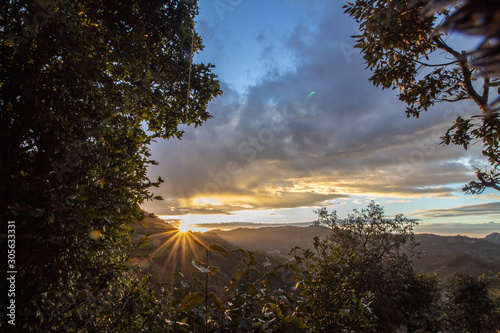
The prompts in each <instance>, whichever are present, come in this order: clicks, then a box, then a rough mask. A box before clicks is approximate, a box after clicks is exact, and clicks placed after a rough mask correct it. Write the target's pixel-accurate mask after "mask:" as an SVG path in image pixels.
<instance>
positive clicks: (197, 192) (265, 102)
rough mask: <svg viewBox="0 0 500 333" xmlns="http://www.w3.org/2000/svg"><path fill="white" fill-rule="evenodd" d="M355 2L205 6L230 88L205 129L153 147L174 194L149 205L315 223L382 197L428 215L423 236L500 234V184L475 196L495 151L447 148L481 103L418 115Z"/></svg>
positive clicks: (210, 55) (200, 214)
mask: <svg viewBox="0 0 500 333" xmlns="http://www.w3.org/2000/svg"><path fill="white" fill-rule="evenodd" d="M342 4H343V1H331V0H316V1H306V0H271V1H269V0H267V1H263V0H215V1H214V0H200V1H199V5H200V7H201V9H200V15H199V16H198V18H197V26H196V29H197V31H198V33H199V34H200V35H201V37H202V38H203V40H204V45H205V49H204V50H203V51H202V52H201V53H200V54H198V55H196V56H195V58H194V61H195V62H205V63H207V62H210V63H212V64H214V65H215V66H216V67H215V68H214V72H215V73H216V74H217V75H218V76H219V79H220V81H221V84H222V90H223V95H222V96H221V97H219V98H218V99H216V100H215V101H213V102H212V103H211V104H210V105H209V111H210V113H211V114H212V116H213V118H212V119H210V120H209V121H207V122H206V123H205V124H204V125H202V126H201V127H198V128H196V129H195V128H193V127H192V126H191V127H185V128H184V129H185V131H186V132H185V134H184V137H183V138H182V140H176V139H172V140H170V141H158V142H157V143H156V144H154V145H153V146H152V147H151V150H152V154H153V158H154V159H156V160H157V161H158V162H159V165H158V166H155V167H151V168H150V170H149V174H150V176H151V177H152V178H156V177H158V176H161V177H162V178H163V179H164V180H165V183H164V184H163V185H162V186H161V188H160V189H159V190H156V191H155V194H156V195H161V196H163V197H164V199H165V200H164V201H156V202H153V203H147V204H146V205H145V206H144V208H145V209H146V210H148V211H150V212H154V213H155V214H156V215H159V216H161V217H163V218H165V219H169V220H182V221H183V223H188V224H192V225H193V226H195V225H197V224H200V225H201V224H205V225H206V226H210V227H213V223H221V222H224V224H222V225H218V226H220V227H224V228H226V227H234V226H259V225H261V224H259V223H264V222H265V223H274V224H276V225H277V224H279V223H300V222H311V221H313V220H314V219H315V218H316V215H315V214H314V212H313V211H314V210H315V209H318V208H319V207H322V206H326V207H328V209H329V210H337V211H338V213H339V215H341V216H345V215H346V214H347V213H350V212H351V211H352V209H353V208H358V209H361V208H364V207H366V205H367V204H368V203H369V202H370V200H375V202H376V203H379V204H381V205H383V206H384V207H385V208H386V213H387V214H388V215H394V214H399V213H402V214H405V215H406V216H408V217H410V218H414V219H417V220H418V221H419V223H420V227H419V228H418V229H417V232H433V233H443V234H451V235H456V234H468V235H471V236H477V237H482V236H484V235H486V234H489V233H491V232H494V231H497V232H500V219H499V212H500V200H499V199H500V192H495V191H490V192H486V193H485V194H483V195H481V196H466V195H465V194H464V193H463V192H462V191H461V187H462V186H463V184H465V183H467V182H468V181H470V180H473V179H474V177H475V176H474V174H473V170H472V166H478V167H483V168H484V167H485V165H486V164H485V163H486V160H485V159H484V158H483V157H482V156H481V152H480V148H481V146H480V145H475V146H472V147H471V149H470V150H469V151H465V150H464V149H463V148H462V147H452V146H441V145H440V144H439V143H440V136H441V135H443V134H444V133H445V131H446V129H447V128H448V127H449V126H450V124H451V123H452V121H453V120H454V119H456V117H457V116H459V115H475V114H479V113H480V112H479V110H478V109H477V107H475V106H474V105H473V104H472V103H461V104H445V103H443V104H439V105H436V106H435V107H433V108H432V109H431V110H430V111H429V112H427V113H426V114H423V115H422V116H421V117H420V118H419V119H415V118H407V117H406V115H405V113H404V110H405V105H404V104H403V103H402V102H400V101H398V99H397V97H396V95H397V91H391V90H384V91H383V90H381V89H380V88H376V87H374V86H373V85H372V84H371V83H370V82H369V81H368V78H369V77H370V72H369V71H368V70H366V69H365V65H364V63H363V59H362V57H361V56H360V55H359V53H358V51H357V50H354V49H353V46H354V42H353V39H352V38H350V36H351V35H354V34H356V24H355V22H354V21H353V20H352V19H351V18H350V17H348V16H347V15H346V14H343V10H342ZM452 38H454V37H452ZM451 41H454V42H456V43H457V44H456V45H460V46H461V47H463V48H466V49H467V48H469V47H471V46H472V45H475V44H474V43H477V41H474V40H469V39H463V38H455V40H453V39H452V40H451ZM233 222H237V223H233ZM208 223H210V224H208Z"/></svg>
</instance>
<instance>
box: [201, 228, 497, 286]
mask: <svg viewBox="0 0 500 333" xmlns="http://www.w3.org/2000/svg"><path fill="white" fill-rule="evenodd" d="M209 233H212V234H215V235H217V236H219V237H220V238H222V239H224V240H225V241H227V242H228V243H230V244H233V245H234V246H238V247H242V248H246V249H250V250H261V251H265V252H267V253H277V254H281V255H287V254H288V252H289V251H290V250H291V249H292V248H293V247H295V246H299V247H301V248H303V249H306V248H310V249H312V247H313V239H314V237H316V236H318V237H320V238H322V239H324V238H326V237H327V236H328V233H329V229H327V228H325V227H264V228H255V229H249V228H239V229H234V230H229V231H220V230H215V231H211V232H209ZM415 238H416V241H417V242H418V243H419V245H418V246H417V248H416V251H418V252H419V255H418V256H417V257H416V258H415V260H414V266H415V268H416V269H417V270H418V271H421V272H425V273H436V274H437V275H438V276H439V278H440V279H442V280H448V279H449V278H451V277H453V275H455V273H469V274H473V275H481V274H486V275H491V274H496V273H497V272H500V244H494V243H493V242H491V241H488V240H486V239H479V238H471V237H465V236H438V235H433V234H417V235H415ZM488 238H491V237H488Z"/></svg>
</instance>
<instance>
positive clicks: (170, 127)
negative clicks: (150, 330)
mask: <svg viewBox="0 0 500 333" xmlns="http://www.w3.org/2000/svg"><path fill="white" fill-rule="evenodd" d="M0 6H1V10H0V13H1V14H0V15H1V16H0V22H1V27H2V34H1V39H2V41H1V44H0V62H1V66H0V73H1V75H0V80H1V82H0V108H1V112H0V128H1V130H0V140H1V141H2V145H1V147H0V161H1V166H0V184H1V185H0V186H1V188H0V193H1V194H0V211H1V213H0V214H1V219H2V221H5V222H6V221H15V226H16V251H17V252H16V263H15V268H16V269H17V271H18V274H17V279H16V283H17V286H18V289H17V290H16V297H15V301H16V312H17V317H16V324H17V325H18V326H17V327H18V328H20V329H23V331H54V330H61V331H74V330H81V331H84V330H85V327H87V326H88V325H90V326H88V327H91V328H89V329H88V330H90V331H124V330H127V327H130V330H132V331H140V329H138V330H135V329H134V328H133V327H134V326H133V325H130V323H131V322H132V321H134V320H135V319H134V316H136V315H137V316H146V317H142V318H143V320H144V321H149V322H152V321H155V320H156V319H154V318H153V317H149V315H150V314H147V312H148V311H143V312H141V310H140V309H139V308H140V307H141V306H145V307H147V306H149V305H145V303H144V302H148V301H151V298H150V296H147V295H145V294H142V293H141V290H146V289H147V287H146V285H145V284H142V283H141V282H138V281H136V280H134V278H133V274H132V273H131V266H130V264H129V261H130V258H131V256H132V255H133V250H132V248H131V245H130V233H131V229H130V227H129V226H128V224H129V222H131V221H133V220H140V219H142V218H143V213H142V211H141V209H140V206H139V205H140V204H141V203H142V202H144V201H145V200H149V199H152V198H153V195H152V194H151V192H150V190H149V189H150V187H151V186H158V184H159V183H160V182H161V181H162V180H161V179H158V181H150V180H149V179H148V178H147V175H146V168H147V166H148V165H150V164H153V163H155V162H154V161H151V160H150V159H149V157H150V153H149V150H148V144H149V143H150V142H151V141H152V140H153V139H154V138H164V139H168V138H171V137H179V138H180V137H181V136H182V131H181V130H179V128H178V125H179V124H180V123H181V122H184V123H187V124H194V125H195V126H198V125H200V124H202V123H203V122H204V121H205V120H207V119H208V118H209V117H210V115H209V114H208V113H207V111H206V106H207V103H208V102H209V101H210V100H211V99H212V98H214V97H216V96H217V95H219V94H220V90H219V84H218V82H217V80H216V78H215V75H214V74H213V73H212V72H211V65H210V64H208V65H207V64H192V65H190V54H191V52H197V51H198V50H201V48H202V44H201V38H200V37H199V36H198V35H197V34H196V32H195V31H194V21H193V19H194V16H195V15H196V14H197V4H196V1H194V0H154V1H138V0H126V1H114V0H109V1H104V2H102V1H95V0H83V1H77V2H75V1H36V2H35V1H27V0H20V1H7V2H2V4H1V5H0ZM5 222H3V223H5ZM127 276H128V277H129V278H127ZM134 281H136V282H134ZM2 284H5V280H4V281H2ZM144 288H146V289H144ZM136 302H137V303H136ZM117 304H123V306H124V309H125V310H126V311H125V310H124V311H122V312H120V311H119V306H117ZM134 304H135V305H134ZM141 304H142V305H141ZM151 306H153V307H154V306H156V305H151ZM1 310H2V313H3V314H5V313H6V311H5V304H2V309H1ZM116 311H118V313H122V314H123V315H121V316H119V317H118V318H117V317H113V316H114V315H115V313H116ZM99 318H101V319H99ZM125 318H127V319H125ZM110 321H113V322H114V324H113V328H112V329H111V328H110ZM5 322H6V321H3V323H5ZM137 322H140V320H138V321H137ZM114 326H119V327H114ZM146 326H147V325H146V324H145V325H143V327H146ZM141 330H142V329H141ZM144 330H145V329H144Z"/></svg>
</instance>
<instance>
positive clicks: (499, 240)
mask: <svg viewBox="0 0 500 333" xmlns="http://www.w3.org/2000/svg"><path fill="white" fill-rule="evenodd" d="M484 240H487V241H488V242H491V243H495V244H500V233H498V232H494V233H492V234H489V235H488V236H486V237H484Z"/></svg>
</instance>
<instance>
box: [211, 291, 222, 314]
mask: <svg viewBox="0 0 500 333" xmlns="http://www.w3.org/2000/svg"><path fill="white" fill-rule="evenodd" d="M208 296H209V297H210V298H211V299H212V301H213V302H214V304H215V306H216V307H217V309H219V310H220V311H224V310H225V308H224V304H222V301H221V300H220V298H219V297H217V295H216V294H215V293H214V292H212V291H211V292H210V294H209V295H208Z"/></svg>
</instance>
